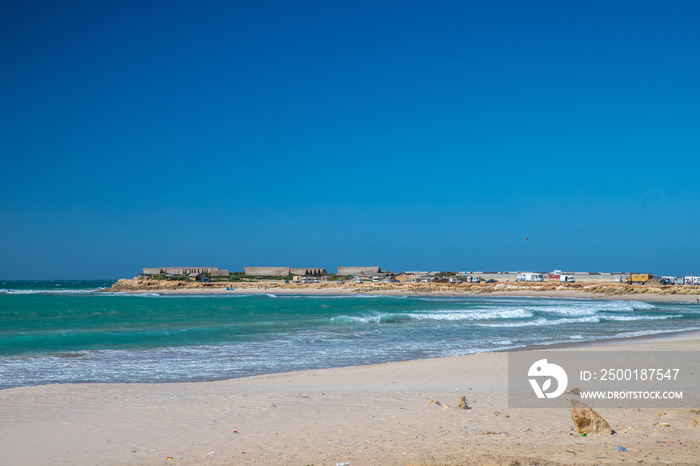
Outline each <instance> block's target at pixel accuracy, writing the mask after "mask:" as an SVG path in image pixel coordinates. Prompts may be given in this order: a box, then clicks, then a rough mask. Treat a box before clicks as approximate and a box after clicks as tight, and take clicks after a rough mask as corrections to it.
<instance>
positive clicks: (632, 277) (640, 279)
mask: <svg viewBox="0 0 700 466" xmlns="http://www.w3.org/2000/svg"><path fill="white" fill-rule="evenodd" d="M651 276H652V275H651V274H650V273H631V274H629V275H628V276H627V284H628V285H632V284H633V283H639V284H641V285H644V284H645V283H646V282H648V281H649V279H650V278H651Z"/></svg>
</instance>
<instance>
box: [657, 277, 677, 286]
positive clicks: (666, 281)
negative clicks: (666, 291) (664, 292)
mask: <svg viewBox="0 0 700 466" xmlns="http://www.w3.org/2000/svg"><path fill="white" fill-rule="evenodd" d="M661 284H662V285H677V284H678V279H677V278H676V277H661Z"/></svg>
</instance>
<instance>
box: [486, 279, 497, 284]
mask: <svg viewBox="0 0 700 466" xmlns="http://www.w3.org/2000/svg"><path fill="white" fill-rule="evenodd" d="M486 283H498V280H496V279H495V278H489V279H488V280H486Z"/></svg>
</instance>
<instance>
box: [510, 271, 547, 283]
mask: <svg viewBox="0 0 700 466" xmlns="http://www.w3.org/2000/svg"><path fill="white" fill-rule="evenodd" d="M515 281H518V282H543V281H544V275H542V274H541V273H534V272H519V273H518V277H517V278H516V279H515Z"/></svg>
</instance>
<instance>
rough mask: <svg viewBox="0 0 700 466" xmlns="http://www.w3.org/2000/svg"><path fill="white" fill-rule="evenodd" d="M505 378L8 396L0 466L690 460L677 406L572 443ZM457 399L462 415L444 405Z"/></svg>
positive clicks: (688, 415) (447, 373)
mask: <svg viewBox="0 0 700 466" xmlns="http://www.w3.org/2000/svg"><path fill="white" fill-rule="evenodd" d="M601 349H606V350H609V349H636V350H641V349H654V350H673V349H683V350H700V332H692V333H686V334H681V335H674V336H666V337H663V338H658V337H657V338H644V339H636V340H633V341H630V340H624V341H617V342H608V343H605V344H598V345H595V346H593V347H580V348H574V349H570V350H571V351H596V350H601ZM506 370H507V353H482V354H475V355H468V356H460V357H453V358H442V359H428V360H418V361H410V362H399V363H389V364H380V365H373V366H362V367H348V368H340V369H327V370H314V371H302V372H294V373H286V374H276V375H268V376H259V377H250V378H244V379H234V380H227V381H221V382H202V383H184V384H153V385H149V384H70V385H49V386H36V387H21V388H13V389H7V390H3V391H0V464H2V465H40V464H71V465H97V464H99V465H108V464H133V465H140V464H270V465H277V464H299V465H301V464H318V465H335V464H336V463H350V465H352V466H354V465H383V464H397V465H403V464H550V463H548V462H547V461H551V462H556V463H565V464H574V463H575V464H594V463H596V464H612V463H618V462H622V461H625V462H628V463H637V462H640V463H645V464H646V463H652V464H654V463H665V462H671V463H674V464H679V463H685V464H698V463H699V462H700V426H698V427H686V424H687V423H689V422H691V421H692V420H694V419H700V418H699V416H698V414H697V412H691V410H690V408H688V409H673V410H668V413H667V414H665V415H663V416H662V418H660V419H658V418H657V415H658V413H659V411H660V410H659V409H651V408H645V409H642V410H637V409H598V412H599V413H600V414H601V415H602V416H604V417H605V418H606V419H607V420H608V421H609V422H610V424H611V426H612V427H613V429H615V430H616V431H617V432H618V433H617V434H616V435H613V436H595V437H593V436H589V437H585V438H584V437H581V436H580V435H578V434H576V433H575V432H574V431H573V430H572V428H573V424H572V421H571V418H570V415H569V411H568V409H563V410H558V409H547V410H532V409H508V408H507V393H506V390H507V374H506ZM459 395H466V398H467V401H468V403H469V405H470V406H471V407H472V408H473V409H471V410H462V409H457V408H454V407H453V406H455V405H456V403H457V400H458V396H459ZM429 399H435V400H439V401H440V402H442V403H443V404H445V403H447V404H449V405H450V406H452V407H450V408H445V407H443V406H438V405H435V404H431V405H428V404H426V403H427V401H428V400H429ZM592 404H593V403H592ZM593 407H594V408H595V405H594V406H593ZM693 408H696V409H697V408H700V406H694V407H693ZM659 421H663V422H665V423H668V424H670V427H655V426H653V425H652V424H653V423H654V422H659ZM630 428H631V429H630ZM628 429H629V430H628ZM618 444H621V445H623V446H625V447H626V448H628V449H629V452H628V453H620V452H618V451H616V450H615V446H616V445H618ZM168 457H172V458H173V459H172V460H167V458H168Z"/></svg>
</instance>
